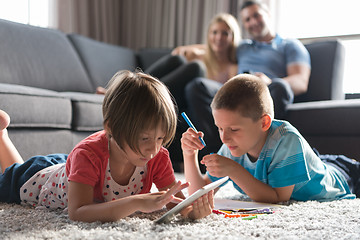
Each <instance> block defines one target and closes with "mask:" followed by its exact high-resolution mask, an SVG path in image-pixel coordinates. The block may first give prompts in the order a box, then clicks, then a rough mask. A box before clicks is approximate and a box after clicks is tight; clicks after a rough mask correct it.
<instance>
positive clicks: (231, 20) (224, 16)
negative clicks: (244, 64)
mask: <svg viewBox="0 0 360 240" xmlns="http://www.w3.org/2000/svg"><path fill="white" fill-rule="evenodd" d="M220 22H223V23H225V24H226V25H227V26H228V27H229V29H230V31H231V34H232V36H233V39H232V44H231V46H230V48H229V52H228V57H229V60H230V62H232V63H237V59H236V49H237V47H238V46H239V43H240V40H241V32H240V27H239V23H238V21H237V20H236V18H235V17H234V16H233V15H231V14H229V13H219V14H217V15H215V17H213V19H212V20H211V21H210V24H209V26H208V30H207V41H206V42H207V43H206V52H205V56H204V62H205V65H206V68H207V70H208V71H213V72H216V71H217V70H218V68H219V67H218V64H217V63H216V61H215V59H216V56H215V53H214V51H213V50H212V49H211V46H210V43H209V33H210V29H211V26H212V25H214V24H215V23H220ZM213 69H214V70H213Z"/></svg>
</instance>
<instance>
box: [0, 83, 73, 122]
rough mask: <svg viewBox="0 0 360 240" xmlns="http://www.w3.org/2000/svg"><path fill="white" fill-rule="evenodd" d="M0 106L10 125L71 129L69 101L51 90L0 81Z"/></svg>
mask: <svg viewBox="0 0 360 240" xmlns="http://www.w3.org/2000/svg"><path fill="white" fill-rule="evenodd" d="M0 109H2V110H4V111H6V112H7V113H8V114H9V115H10V118H11V123H10V127H11V128H26V127H31V128H55V129H56V128H58V129H71V119H72V109H71V101H70V99H68V98H66V97H63V96H61V95H59V94H58V92H55V91H51V90H45V89H40V88H33V87H27V86H21V85H15V84H6V83H0Z"/></svg>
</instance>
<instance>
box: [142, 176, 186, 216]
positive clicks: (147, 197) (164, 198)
mask: <svg viewBox="0 0 360 240" xmlns="http://www.w3.org/2000/svg"><path fill="white" fill-rule="evenodd" d="M188 186H189V183H184V184H182V183H181V182H180V181H178V182H177V183H176V184H175V185H174V186H172V187H171V188H170V189H169V190H167V191H160V192H157V193H148V194H139V195H137V197H138V198H140V199H141V202H140V203H139V211H141V212H145V213H150V212H154V211H157V210H160V209H162V208H163V207H164V206H165V205H166V204H168V203H170V202H172V203H179V202H181V201H182V200H183V199H182V198H178V197H175V196H174V195H175V194H176V193H178V192H180V191H181V190H183V189H184V188H187V187H188Z"/></svg>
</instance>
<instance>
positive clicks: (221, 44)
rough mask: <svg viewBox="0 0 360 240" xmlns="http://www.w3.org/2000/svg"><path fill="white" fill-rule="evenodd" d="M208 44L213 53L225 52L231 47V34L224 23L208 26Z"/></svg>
mask: <svg viewBox="0 0 360 240" xmlns="http://www.w3.org/2000/svg"><path fill="white" fill-rule="evenodd" d="M208 42H209V45H210V48H211V49H212V50H213V51H214V52H215V53H220V52H227V51H228V49H229V48H230V46H231V45H232V42H233V34H232V32H231V30H230V28H229V27H228V26H227V25H226V24H225V23H224V22H216V23H214V24H212V25H211V26H210V29H209V33H208Z"/></svg>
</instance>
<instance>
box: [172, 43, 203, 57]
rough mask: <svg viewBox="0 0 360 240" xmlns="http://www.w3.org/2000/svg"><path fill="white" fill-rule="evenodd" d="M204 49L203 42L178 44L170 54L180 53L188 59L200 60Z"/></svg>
mask: <svg viewBox="0 0 360 240" xmlns="http://www.w3.org/2000/svg"><path fill="white" fill-rule="evenodd" d="M205 51H206V45H205V44H193V45H186V46H179V47H176V48H175V49H174V50H173V51H172V52H171V54H172V55H182V56H184V57H185V58H186V59H187V60H188V61H193V60H202V59H203V57H204V55H205Z"/></svg>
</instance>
